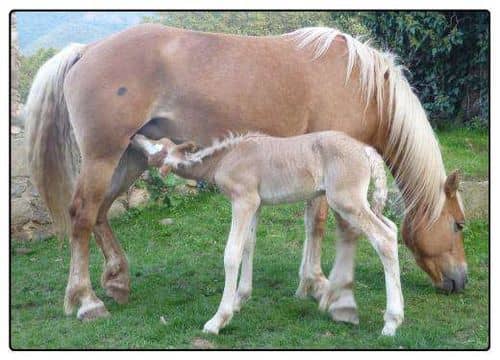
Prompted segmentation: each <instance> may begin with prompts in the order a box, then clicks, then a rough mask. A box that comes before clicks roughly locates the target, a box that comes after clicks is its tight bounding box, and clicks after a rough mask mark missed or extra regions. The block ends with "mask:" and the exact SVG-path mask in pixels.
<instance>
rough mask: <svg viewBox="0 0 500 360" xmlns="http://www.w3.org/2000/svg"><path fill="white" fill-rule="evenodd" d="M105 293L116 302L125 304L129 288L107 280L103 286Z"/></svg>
mask: <svg viewBox="0 0 500 360" xmlns="http://www.w3.org/2000/svg"><path fill="white" fill-rule="evenodd" d="M105 289H106V295H108V296H109V297H111V298H113V299H114V300H115V301H116V302H117V303H118V304H126V303H127V302H128V297H129V294H130V289H129V287H128V286H125V285H123V284H120V283H116V282H108V283H107V284H106V286H105Z"/></svg>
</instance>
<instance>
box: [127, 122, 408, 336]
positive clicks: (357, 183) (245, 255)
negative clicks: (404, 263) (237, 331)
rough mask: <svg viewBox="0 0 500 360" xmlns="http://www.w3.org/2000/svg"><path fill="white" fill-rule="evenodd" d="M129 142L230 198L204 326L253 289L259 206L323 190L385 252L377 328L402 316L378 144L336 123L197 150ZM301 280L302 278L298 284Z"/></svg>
mask: <svg viewBox="0 0 500 360" xmlns="http://www.w3.org/2000/svg"><path fill="white" fill-rule="evenodd" d="M132 146H134V147H135V148H137V149H139V150H141V151H143V152H144V153H146V155H148V159H149V163H150V165H154V166H158V167H160V168H161V171H162V173H165V172H166V171H167V169H168V168H169V167H171V168H172V169H173V171H174V172H175V173H177V174H179V175H180V176H183V177H186V178H191V179H204V180H206V181H209V182H212V183H214V184H216V185H217V186H218V187H219V188H220V190H221V191H222V192H223V193H224V194H225V195H226V196H227V197H229V199H230V200H231V204H232V223H231V231H230V233H229V238H228V240H227V245H226V249H225V253H224V268H225V285H224V293H223V295H222V300H221V303H220V305H219V309H218V310H217V313H216V314H215V315H214V317H213V318H212V319H211V320H210V321H208V322H207V323H206V324H205V326H204V329H203V330H204V331H205V332H209V333H214V334H217V333H218V332H219V330H220V329H221V328H223V327H224V326H226V325H227V324H228V323H229V321H230V320H231V318H232V316H233V313H234V312H235V311H239V310H240V308H241V305H242V304H243V303H244V302H245V301H246V300H247V299H248V298H249V296H250V293H251V290H252V256H253V251H254V246H255V231H256V227H257V221H258V214H259V209H260V206H261V205H264V204H281V203H290V202H296V201H301V200H312V199H314V198H315V197H317V196H320V195H326V198H327V201H328V204H329V206H330V207H331V208H332V209H333V210H334V211H336V212H338V213H339V214H340V216H341V217H342V219H343V220H344V221H347V222H348V223H349V224H350V225H351V226H353V227H354V228H355V229H357V230H358V231H361V232H362V233H364V234H365V235H366V236H367V237H368V239H369V241H370V243H371V244H372V245H373V247H374V248H375V250H376V251H377V253H378V255H379V256H380V258H381V260H382V264H383V266H384V272H385V281H386V291H387V308H386V312H385V316H384V321H385V324H384V328H383V330H382V334H383V335H394V334H395V331H396V328H397V327H398V326H399V325H400V324H401V322H402V321H403V296H402V293H401V285H400V275H399V262H398V250H397V231H396V230H397V229H396V226H395V225H394V223H392V222H391V221H390V220H389V219H387V218H385V217H383V215H382V214H381V212H382V210H383V207H384V203H385V199H386V196H387V188H386V184H385V181H386V178H385V172H384V163H383V160H382V159H381V157H380V156H379V155H378V153H377V152H376V151H375V149H373V148H371V147H368V146H366V145H364V144H362V143H360V142H358V141H356V140H354V139H352V138H350V137H348V136H347V135H345V134H344V133H340V132H334V131H325V132H317V133H310V134H306V135H301V136H295V137H288V138H276V137H271V136H267V135H263V134H247V135H243V136H229V137H228V138H226V139H224V140H223V141H221V142H219V141H216V142H214V144H213V145H212V146H210V147H208V148H205V149H202V150H199V151H195V150H196V149H195V144H194V143H183V144H180V145H175V144H174V143H173V142H172V141H170V140H169V139H166V138H164V139H161V140H159V141H152V140H150V139H148V138H146V137H144V136H142V135H136V136H135V137H134V138H133V139H132ZM371 177H373V178H374V180H375V181H374V183H375V191H374V194H373V198H374V200H373V202H374V205H373V208H372V209H371V208H370V205H369V203H368V200H367V194H368V186H369V183H370V178H371ZM306 222H307V219H306ZM306 226H307V224H306ZM240 263H241V275H240V281H239V284H237V281H238V270H239V267H240ZM331 280H333V279H331ZM237 285H238V288H237ZM306 286H307V284H301V285H300V286H299V292H300V289H301V288H304V287H306ZM338 292H339V289H337V288H336V286H335V284H334V283H333V282H330V283H329V284H328V285H327V286H326V287H325V289H324V291H323V294H322V298H321V300H320V307H321V308H323V309H326V308H328V307H329V306H330V305H331V304H332V303H333V301H334V300H336V299H337V298H338V296H339V294H338ZM352 301H354V299H352ZM344 305H345V306H346V307H348V306H351V307H352V304H344ZM332 306H333V305H332ZM336 306H339V305H338V304H336ZM330 310H331V309H330ZM346 320H348V319H346ZM351 322H353V321H352V319H351Z"/></svg>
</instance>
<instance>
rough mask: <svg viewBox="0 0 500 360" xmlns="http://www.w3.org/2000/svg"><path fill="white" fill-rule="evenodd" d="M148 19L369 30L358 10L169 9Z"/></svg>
mask: <svg viewBox="0 0 500 360" xmlns="http://www.w3.org/2000/svg"><path fill="white" fill-rule="evenodd" d="M144 21H145V22H157V23H162V24H165V25H169V26H174V27H180V28H186V29H192V30H199V31H210V32H222V33H230V34H240V35H277V34H283V33H286V32H290V31H294V30H296V29H298V28H300V27H305V26H330V27H337V28H339V29H341V30H343V31H345V32H349V33H352V34H356V35H357V34H363V33H366V31H367V29H366V27H364V26H363V24H362V23H360V22H359V21H358V15H357V13H355V12H326V11H243V12H241V11H210V12H207V11H191V12H190V11H187V12H186V11H180V12H179V11H171V12H170V11H169V12H160V13H159V14H158V15H156V16H150V17H146V18H145V19H144Z"/></svg>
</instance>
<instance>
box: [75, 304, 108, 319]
mask: <svg viewBox="0 0 500 360" xmlns="http://www.w3.org/2000/svg"><path fill="white" fill-rule="evenodd" d="M108 316H110V314H109V312H108V310H106V307H105V306H104V304H102V303H97V304H89V305H86V306H82V307H80V309H78V314H77V315H76V317H77V318H78V320H81V321H92V320H96V319H99V318H106V317H108Z"/></svg>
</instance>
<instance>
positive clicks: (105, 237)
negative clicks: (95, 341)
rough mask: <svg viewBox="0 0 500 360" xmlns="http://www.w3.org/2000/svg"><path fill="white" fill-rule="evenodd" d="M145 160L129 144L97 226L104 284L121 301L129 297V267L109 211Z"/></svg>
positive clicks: (115, 298)
mask: <svg viewBox="0 0 500 360" xmlns="http://www.w3.org/2000/svg"><path fill="white" fill-rule="evenodd" d="M146 164H147V160H146V158H145V157H144V156H143V155H142V154H140V153H139V152H137V151H135V150H133V149H130V148H129V149H128V150H127V151H126V152H125V153H124V154H123V156H122V158H121V160H120V163H119V164H118V167H117V168H116V170H115V172H114V174H113V178H112V181H111V186H110V187H109V188H108V192H107V193H106V198H105V199H104V201H103V203H102V205H101V209H100V210H99V215H98V216H97V222H96V225H95V227H94V235H95V239H96V242H97V244H98V245H99V247H100V248H101V250H102V253H103V255H104V258H105V265H104V270H103V273H102V276H101V285H102V287H103V288H104V289H106V294H107V295H108V296H111V297H112V298H113V299H114V300H115V301H116V302H118V303H120V304H123V303H126V302H127V301H128V296H129V293H130V274H129V267H128V262H127V258H126V256H125V253H124V251H123V249H122V247H121V246H120V244H119V243H118V241H117V239H116V237H115V236H114V234H113V231H112V229H111V227H110V226H109V222H108V215H107V214H108V210H109V208H110V206H111V204H112V203H113V201H114V200H115V199H116V198H117V197H118V196H119V195H120V194H121V193H123V192H125V191H126V190H127V189H128V188H129V187H130V185H132V183H133V182H134V181H135V180H136V179H137V177H139V175H140V174H141V173H142V172H143V171H144V170H145V168H146Z"/></svg>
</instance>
